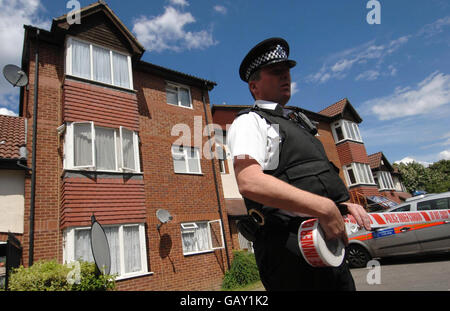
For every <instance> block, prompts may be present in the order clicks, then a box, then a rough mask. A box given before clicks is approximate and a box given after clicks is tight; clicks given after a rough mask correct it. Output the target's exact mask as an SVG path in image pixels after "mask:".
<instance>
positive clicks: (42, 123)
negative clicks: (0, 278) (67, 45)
mask: <svg viewBox="0 0 450 311" xmlns="http://www.w3.org/2000/svg"><path fill="white" fill-rule="evenodd" d="M34 46H35V45H34V43H32V44H31V46H30V62H29V68H28V77H29V88H28V90H25V96H24V100H25V101H26V102H25V103H24V104H26V106H27V110H28V113H27V111H25V117H27V120H28V132H27V149H28V155H29V157H28V162H27V165H28V166H29V167H31V166H32V141H33V139H32V138H33V137H32V133H33V131H32V128H33V101H34V88H35V80H34V74H35V62H34V60H35V58H34V55H35V49H34ZM63 62H64V53H63V51H62V50H61V49H60V48H59V47H57V46H54V45H50V44H47V43H45V42H41V43H40V50H39V93H38V115H37V117H38V118H37V140H36V156H37V158H36V172H35V173H36V191H35V233H34V261H35V262H36V261H37V260H40V259H50V258H56V259H57V260H59V261H62V235H61V231H60V230H59V225H58V224H59V212H60V209H59V201H60V191H59V189H60V181H61V178H60V173H61V170H62V157H61V155H62V153H60V152H62V147H61V146H62V145H61V143H60V139H59V136H58V133H57V131H56V128H57V127H58V126H59V125H61V124H62V117H61V98H62V92H61V81H62V77H63V74H64V69H63ZM30 193H31V178H30V177H29V176H28V177H27V178H25V213H24V234H23V237H22V245H23V262H24V264H25V265H28V247H29V216H30V197H31V196H30Z"/></svg>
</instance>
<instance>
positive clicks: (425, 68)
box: [0, 0, 450, 163]
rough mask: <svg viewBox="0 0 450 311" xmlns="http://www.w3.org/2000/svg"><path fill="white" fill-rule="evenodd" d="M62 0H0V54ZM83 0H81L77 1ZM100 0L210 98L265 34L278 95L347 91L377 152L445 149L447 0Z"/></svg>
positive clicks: (225, 90) (18, 43)
mask: <svg viewBox="0 0 450 311" xmlns="http://www.w3.org/2000/svg"><path fill="white" fill-rule="evenodd" d="M68 2H69V1H65V0H58V1H56V0H0V40H1V41H2V42H8V43H9V44H3V45H2V46H1V47H0V66H1V67H3V66H4V65H6V64H8V63H15V64H18V65H19V64H20V56H21V52H22V44H23V27H22V25H23V24H32V25H35V26H39V27H42V28H44V29H49V26H50V24H51V18H53V17H57V16H60V15H63V14H66V13H67V12H69V11H70V9H68V8H67V7H66V4H67V3H68ZM79 2H80V3H81V6H86V5H88V4H90V3H92V2H93V0H81V1H79ZM368 2H369V1H368V0H347V1H324V0H323V1H302V0H278V1H267V0H152V1H148V0H129V1H123V0H108V1H107V4H108V5H109V6H110V7H111V9H112V10H113V11H114V12H115V13H116V14H117V15H118V17H119V18H120V19H121V20H122V21H123V23H124V24H125V25H126V26H127V27H128V28H129V29H130V31H132V32H133V33H134V34H135V36H136V37H137V38H138V40H139V41H140V42H141V43H142V44H143V45H144V46H145V48H146V52H145V54H144V56H143V60H145V61H148V62H151V63H154V64H157V65H161V66H165V67H168V68H171V69H174V70H178V71H182V72H185V73H188V74H192V75H195V76H198V77H201V78H205V79H208V80H213V81H215V82H216V83H217V84H218V85H217V87H216V88H214V90H213V91H211V93H210V100H211V103H212V104H224V103H226V104H230V105H245V104H247V105H248V104H251V103H252V98H251V96H250V94H249V92H248V89H247V85H246V84H245V83H243V82H242V81H241V80H240V79H239V76H238V68H239V65H240V62H241V60H242V58H243V57H244V56H245V54H246V53H247V52H248V50H249V49H250V48H251V47H253V46H254V45H255V44H256V43H258V42H260V41H262V40H264V39H266V38H268V37H272V36H279V37H283V38H285V39H286V40H287V41H288V42H289V44H290V47H291V54H290V58H292V59H295V60H297V62H298V65H297V66H296V67H295V68H293V69H292V71H291V76H292V82H293V84H292V87H293V95H292V97H291V100H290V102H289V104H290V105H295V106H300V107H303V108H305V109H308V110H311V111H315V112H318V111H320V110H322V109H323V108H325V107H327V106H329V105H331V104H333V103H335V102H337V101H338V100H340V99H342V98H344V97H347V98H348V99H349V100H350V102H351V103H352V105H353V106H354V107H355V108H356V110H357V111H358V113H359V114H360V115H361V117H362V119H363V122H362V123H361V124H360V130H361V134H362V136H363V140H364V143H365V147H366V149H367V152H368V154H371V153H375V152H378V151H382V152H384V154H385V155H386V156H387V158H388V159H389V161H390V162H391V163H393V162H394V161H399V160H404V161H407V160H411V159H414V160H416V161H419V162H423V163H432V162H435V161H438V160H440V159H450V126H449V121H448V120H450V57H449V56H450V3H449V2H448V1H444V0H428V1H419V0H417V1H411V0H409V1H408V0H395V1H392V0H390V1H387V0H379V1H378V2H379V3H380V5H381V6H380V8H381V23H380V24H369V23H368V22H367V20H366V17H367V15H368V14H369V12H371V8H366V5H367V3H368ZM17 94H18V90H17V88H16V89H12V87H11V86H10V85H8V84H7V83H6V82H5V80H4V79H3V77H2V78H1V79H0V113H3V114H14V113H17V112H18V96H17Z"/></svg>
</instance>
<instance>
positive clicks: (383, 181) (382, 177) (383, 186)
mask: <svg viewBox="0 0 450 311" xmlns="http://www.w3.org/2000/svg"><path fill="white" fill-rule="evenodd" d="M375 177H376V178H378V182H379V184H380V187H379V188H378V189H379V190H396V189H395V184H394V180H393V178H392V175H391V173H390V172H388V171H378V172H376V173H375Z"/></svg>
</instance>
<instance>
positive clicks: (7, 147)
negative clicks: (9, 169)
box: [0, 115, 25, 159]
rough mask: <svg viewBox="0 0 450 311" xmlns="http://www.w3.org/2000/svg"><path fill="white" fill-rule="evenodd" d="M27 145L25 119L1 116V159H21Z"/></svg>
mask: <svg viewBox="0 0 450 311" xmlns="http://www.w3.org/2000/svg"><path fill="white" fill-rule="evenodd" d="M24 144H25V119H24V118H22V117H12V116H4V115H0V159H19V158H20V151H19V149H20V146H22V145H24Z"/></svg>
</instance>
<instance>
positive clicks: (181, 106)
mask: <svg viewBox="0 0 450 311" xmlns="http://www.w3.org/2000/svg"><path fill="white" fill-rule="evenodd" d="M167 105H170V106H173V107H180V108H186V109H190V110H194V107H192V106H191V107H186V106H183V105H174V104H171V103H167Z"/></svg>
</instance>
